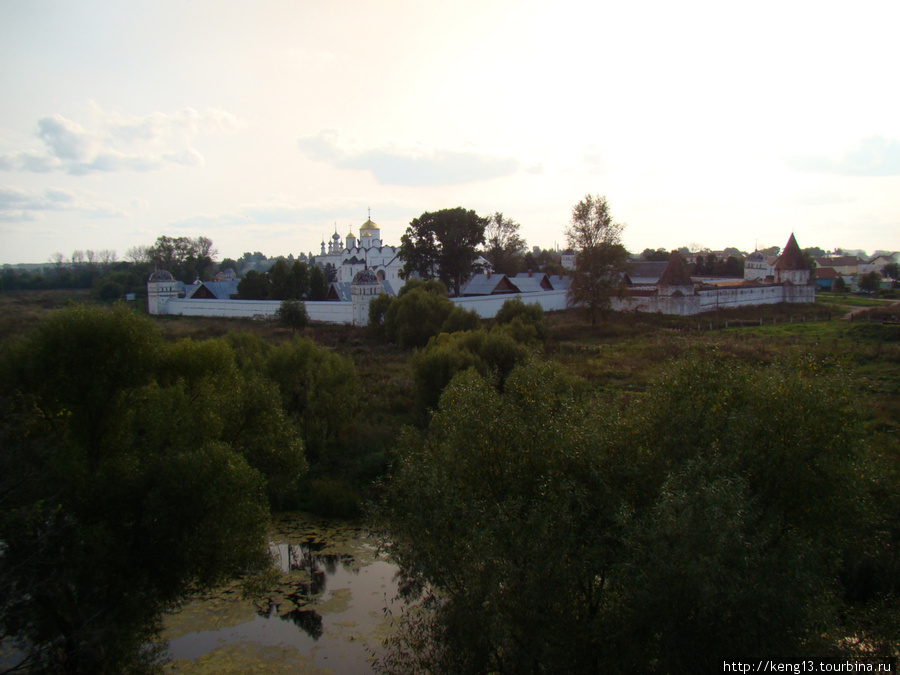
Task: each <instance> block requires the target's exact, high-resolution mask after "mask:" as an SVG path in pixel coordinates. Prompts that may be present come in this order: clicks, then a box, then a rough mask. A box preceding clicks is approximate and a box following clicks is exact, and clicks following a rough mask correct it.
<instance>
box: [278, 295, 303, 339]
mask: <svg viewBox="0 0 900 675" xmlns="http://www.w3.org/2000/svg"><path fill="white" fill-rule="evenodd" d="M275 318H276V319H277V320H278V323H279V324H281V325H282V326H284V327H285V328H290V329H291V332H292V333H294V332H296V331H297V329H298V328H306V327H307V326H308V325H309V314H307V312H306V303H305V302H303V301H302V300H282V302H281V304H280V305H279V306H278V309H276V310H275Z"/></svg>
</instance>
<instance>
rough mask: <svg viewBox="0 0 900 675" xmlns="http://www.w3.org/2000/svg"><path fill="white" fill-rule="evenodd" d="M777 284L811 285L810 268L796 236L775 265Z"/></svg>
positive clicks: (792, 236) (791, 239)
mask: <svg viewBox="0 0 900 675" xmlns="http://www.w3.org/2000/svg"><path fill="white" fill-rule="evenodd" d="M775 283H776V284H785V283H787V284H793V285H794V286H806V285H807V284H809V267H807V265H806V260H805V259H804V258H803V252H802V251H801V250H800V246H798V245H797V240H796V239H795V238H794V234H793V233H791V238H790V239H788V243H787V244H785V246H784V251H782V252H781V257H780V258H778V262H776V263H775Z"/></svg>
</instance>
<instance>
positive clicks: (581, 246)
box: [566, 194, 628, 325]
mask: <svg viewBox="0 0 900 675" xmlns="http://www.w3.org/2000/svg"><path fill="white" fill-rule="evenodd" d="M623 228H624V226H623V225H621V224H619V223H616V222H614V221H613V219H612V216H611V215H610V212H609V204H608V203H607V201H606V197H601V196H599V195H590V194H589V195H586V196H585V198H584V199H582V200H581V201H580V202H578V203H577V204H576V205H575V206H574V207H573V208H572V219H571V220H570V221H569V226H568V227H567V228H566V239H567V241H568V245H569V247H570V248H572V249H574V250H575V269H574V270H572V283H571V285H570V286H569V292H568V300H569V303H570V304H572V305H576V306H579V307H582V308H583V309H584V310H585V312H586V313H587V315H588V316H589V317H590V320H591V325H595V324H596V323H597V319H598V318H599V317H600V316H601V315H602V314H603V313H604V312H607V311H609V309H610V307H611V298H612V297H613V296H614V295H615V294H616V293H617V292H618V290H619V289H620V288H621V284H622V279H621V274H622V271H623V270H624V269H625V262H626V260H627V259H628V252H627V251H626V250H625V247H624V246H622V242H621V236H622V230H623Z"/></svg>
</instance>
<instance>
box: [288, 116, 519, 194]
mask: <svg viewBox="0 0 900 675" xmlns="http://www.w3.org/2000/svg"><path fill="white" fill-rule="evenodd" d="M298 146H299V147H300V149H301V150H302V151H303V152H304V153H306V154H307V155H308V156H309V157H310V158H311V159H314V160H318V161H323V162H328V163H329V164H332V165H334V166H335V167H337V168H339V169H355V170H358V171H368V172H369V173H371V174H372V176H374V178H375V180H377V181H378V183H379V184H381V185H406V186H414V187H421V186H437V185H461V184H464V183H477V182H480V181H485V180H491V179H492V178H500V177H503V176H511V175H513V174H514V173H516V172H517V171H518V170H519V168H520V163H519V161H518V160H516V159H513V158H511V157H499V156H495V155H491V154H489V153H486V152H482V151H479V150H477V149H474V148H466V149H463V150H451V149H442V148H428V147H425V146H422V145H418V144H405V143H396V142H394V143H388V144H385V145H383V146H382V147H377V148H370V149H363V150H359V149H354V148H346V147H344V146H343V145H342V143H341V138H340V134H339V132H338V131H336V130H334V129H325V130H323V131H321V132H319V133H318V134H316V135H315V136H305V137H303V138H301V139H300V140H299V141H298Z"/></svg>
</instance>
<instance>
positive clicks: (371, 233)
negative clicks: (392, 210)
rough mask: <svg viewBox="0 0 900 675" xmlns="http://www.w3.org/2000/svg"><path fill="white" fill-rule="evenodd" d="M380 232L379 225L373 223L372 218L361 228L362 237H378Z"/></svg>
mask: <svg viewBox="0 0 900 675" xmlns="http://www.w3.org/2000/svg"><path fill="white" fill-rule="evenodd" d="M380 231H381V230H380V228H379V227H378V225H376V224H375V223H374V222H372V219H371V218H369V219H368V220H367V221H366V222H364V223H363V224H362V225H360V226H359V236H360V237H377V236H378V233H379V232H380Z"/></svg>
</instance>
